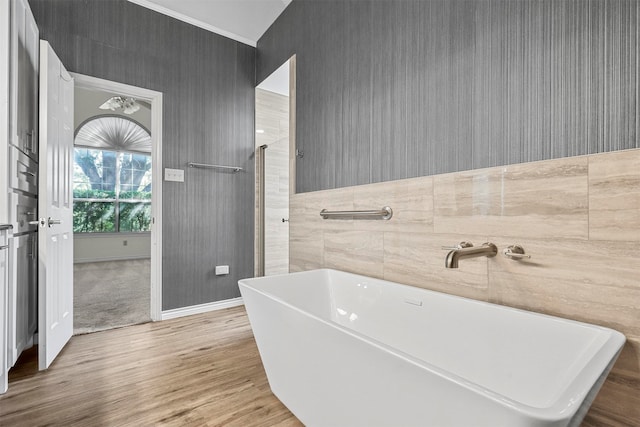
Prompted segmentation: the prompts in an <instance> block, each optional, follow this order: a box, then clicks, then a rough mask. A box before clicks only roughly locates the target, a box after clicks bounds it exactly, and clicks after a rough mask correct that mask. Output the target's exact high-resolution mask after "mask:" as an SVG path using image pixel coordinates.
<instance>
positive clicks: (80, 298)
mask: <svg viewBox="0 0 640 427" xmlns="http://www.w3.org/2000/svg"><path fill="white" fill-rule="evenodd" d="M73 274H74V279H73V293H74V295H73V310H74V313H73V332H74V334H76V335H77V334H85V333H88V332H96V331H103V330H105V329H113V328H119V327H122V326H129V325H135V324H138V323H145V322H149V321H151V318H150V315H149V313H150V297H151V291H150V286H151V261H150V260H149V259H142V260H126V261H105V262H89V263H80V264H74V268H73Z"/></svg>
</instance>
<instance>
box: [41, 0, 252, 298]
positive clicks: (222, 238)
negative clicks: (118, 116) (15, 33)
mask: <svg viewBox="0 0 640 427" xmlns="http://www.w3.org/2000/svg"><path fill="white" fill-rule="evenodd" d="M30 4H31V8H32V9H33V12H34V15H35V17H36V20H37V22H38V25H39V27H40V32H41V33H40V36H41V38H43V39H46V40H48V41H49V42H50V43H51V45H52V47H53V49H55V51H56V52H57V54H58V55H59V56H60V59H61V60H62V62H63V63H64V64H65V66H66V67H67V69H69V71H74V72H78V73H82V74H87V75H90V76H95V77H100V78H104V79H108V80H114V81H118V82H122V83H127V84H131V85H135V86H140V87H144V88H148V89H152V90H156V91H159V92H162V93H163V101H164V105H163V108H164V110H163V126H164V128H163V154H162V155H163V162H164V164H163V165H162V166H163V167H171V168H186V163H187V162H189V161H197V162H205V163H206V162H212V163H218V164H229V165H240V166H243V167H244V168H246V173H239V174H235V175H231V174H225V173H219V172H214V171H211V170H190V169H187V170H186V172H185V180H186V182H185V183H184V184H180V183H173V182H165V183H164V186H163V204H164V206H163V221H164V224H163V239H164V242H163V260H162V261H163V275H162V276H163V309H172V308H177V307H184V306H189V305H194V304H201V303H206V302H210V301H216V300H223V299H229V298H233V297H237V296H240V293H239V291H238V287H237V281H238V279H240V278H242V277H249V276H252V275H253V180H254V174H253V169H254V168H253V158H252V153H253V140H254V138H253V137H254V135H253V120H254V118H253V115H254V86H255V84H254V83H255V49H254V48H252V47H249V46H246V45H243V44H241V43H237V42H234V41H232V40H230V39H227V38H224V37H221V36H218V35H215V34H212V33H210V32H208V31H204V30H202V29H199V28H196V27H193V26H191V25H188V24H185V23H183V22H180V21H177V20H175V19H172V18H169V17H166V16H164V15H161V14H158V13H156V12H153V11H150V10H148V9H145V8H142V7H140V6H137V5H135V4H132V3H129V2H126V1H124V0H91V1H83V0H56V1H51V0H31V1H30ZM216 264H229V265H230V268H231V274H229V275H228V276H215V274H214V267H215V265H216Z"/></svg>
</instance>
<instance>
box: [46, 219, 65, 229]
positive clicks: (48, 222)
mask: <svg viewBox="0 0 640 427" xmlns="http://www.w3.org/2000/svg"><path fill="white" fill-rule="evenodd" d="M56 224H62V220H59V219H51V217H49V219H47V225H48V226H49V227H51V226H52V225H56Z"/></svg>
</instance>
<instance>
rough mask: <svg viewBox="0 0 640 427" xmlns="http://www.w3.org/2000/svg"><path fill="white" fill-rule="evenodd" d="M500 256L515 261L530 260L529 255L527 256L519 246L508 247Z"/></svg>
mask: <svg viewBox="0 0 640 427" xmlns="http://www.w3.org/2000/svg"><path fill="white" fill-rule="evenodd" d="M502 254H503V255H504V256H506V257H507V258H511V259H515V260H519V259H529V258H531V255H527V254H525V253H524V248H523V247H522V246H520V245H511V246H508V247H506V248H505V249H504V250H503V251H502Z"/></svg>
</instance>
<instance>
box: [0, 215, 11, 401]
mask: <svg viewBox="0 0 640 427" xmlns="http://www.w3.org/2000/svg"><path fill="white" fill-rule="evenodd" d="M10 254H11V225H9V224H0V307H1V308H2V310H0V312H2V313H6V312H7V311H6V309H7V296H8V287H9V270H10V268H9V266H10V264H11V258H10ZM6 327H7V325H6V317H5V316H1V317H0V344H2V347H0V393H4V392H5V391H7V380H8V376H9V364H8V360H7V328H6Z"/></svg>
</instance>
